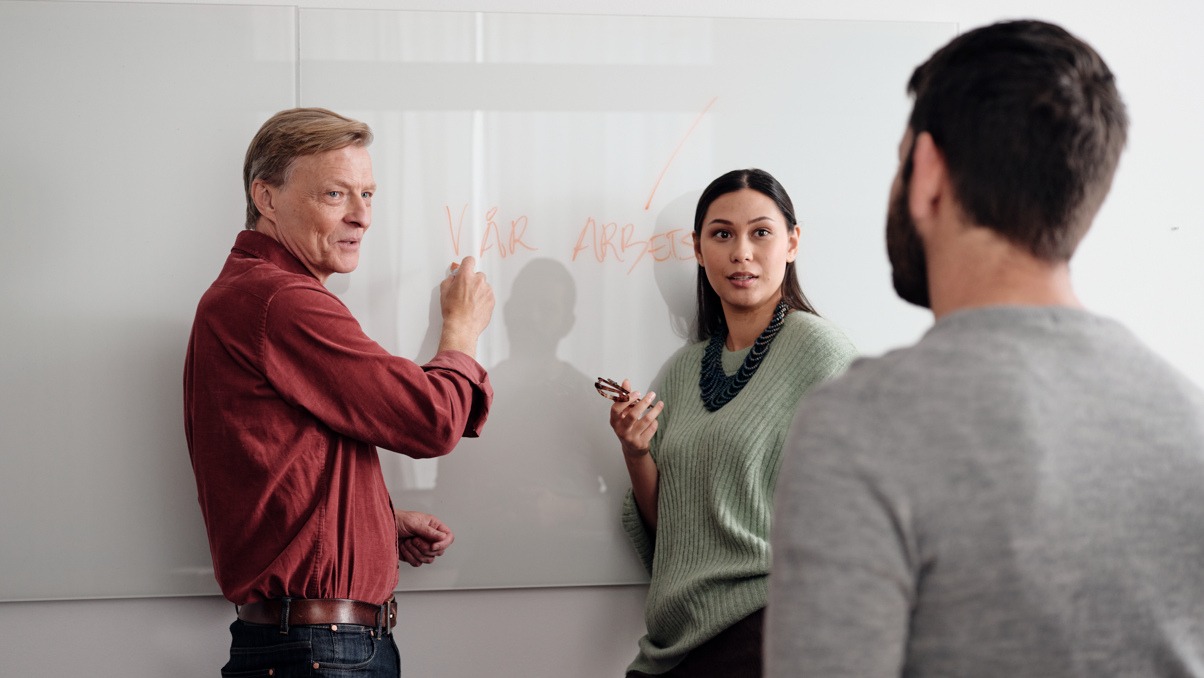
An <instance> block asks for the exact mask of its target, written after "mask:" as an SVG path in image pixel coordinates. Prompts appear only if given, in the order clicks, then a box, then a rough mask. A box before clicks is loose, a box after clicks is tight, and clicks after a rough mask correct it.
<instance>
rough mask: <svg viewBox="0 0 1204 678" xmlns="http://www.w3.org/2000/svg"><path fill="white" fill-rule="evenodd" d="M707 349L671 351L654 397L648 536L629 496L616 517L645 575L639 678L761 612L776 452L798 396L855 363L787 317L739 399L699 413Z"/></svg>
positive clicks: (850, 352) (841, 346)
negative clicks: (655, 482) (654, 524)
mask: <svg viewBox="0 0 1204 678" xmlns="http://www.w3.org/2000/svg"><path fill="white" fill-rule="evenodd" d="M705 348H706V342H699V343H696V344H692V345H690V346H686V347H684V348H682V349H681V350H680V351H678V352H677V354H675V355H674V356H673V357H672V358H671V359H670V360H669V362H668V363H666V365H665V367H664V369H663V370H662V372H661V375H660V376H659V377H658V379H657V382H658V384H657V385H656V386H655V388H656V392H657V396H658V397H659V398H660V399H661V400H663V401H664V402H665V409H664V411H663V412H662V413H661V415H660V426H659V428H658V430H657V433H656V435H655V436H654V437H653V439H652V444H651V447H652V457H653V459H654V460H655V461H656V465H657V468H658V470H659V472H660V493H659V502H658V506H657V513H658V521H659V527H658V530H657V532H656V534H655V535H654V534H651V533H649V532H648V531H647V530H646V528H645V525H644V523H643V521H642V520H641V518H640V516H639V514H638V512H637V509H636V507H635V502H634V499H633V498H632V496H631V493H630V492H628V496H627V501H626V504H625V506H624V510H623V525H624V527H625V528H626V530H627V533H628V535H629V536H630V538H631V541H632V544H633V545H634V546H635V548H636V551H637V552H638V553H639V555H640V557H641V558H642V559H643V562H644V565H645V567H647V568H648V571H649V573H651V575H652V582H651V586H650V587H649V590H648V599H647V603H646V606H645V613H644V615H645V623H646V625H647V630H648V633H647V635H646V636H644V637H643V638H641V639H640V643H639V646H640V653H639V656H638V657H637V658H636V660H635V661H634V662H633V663H632V664H631V666H630V669H635V670H639V671H643V672H645V673H652V674H656V673H663V672H665V671H668V670H669V669H671V668H673V666H675V665H676V664H678V663H679V662H680V661H681V660H682V659H683V658H684V657H685V655H686V653H688V652H689V651H690V650H691V649H693V648H695V647H697V646H698V645H700V644H702V643H703V642H705V641H706V640H708V639H710V638H712V637H713V636H715V635H716V634H718V633H719V632H720V631H722V630H723V629H725V628H727V627H728V626H730V625H732V624H733V623H735V622H736V621H739V620H740V619H742V618H743V617H745V616H747V615H749V614H751V613H752V612H755V611H756V610H758V609H760V608H762V607H764V606H765V596H766V590H767V584H766V578H767V575H768V573H769V543H768V539H769V519H770V512H771V509H772V506H773V488H774V483H775V482H776V479H777V473H778V460H779V455H780V453H781V449H782V442H783V440H784V438H785V436H786V433H787V431H788V429H789V426H790V422H791V420H792V418H793V416H794V413H795V410H796V409H797V407H798V405H799V399H800V398H801V397H802V396H803V394H804V393H806V392H807V390H809V389H810V388H811V387H812V386H814V385H816V384H818V383H819V382H822V381H824V380H826V379H828V378H829V377H831V376H833V375H835V374H838V373H840V372H841V371H843V370H844V369H845V368H846V367H847V366H848V364H849V363H850V362H851V361H852V359H853V358H854V357H855V349H854V348H853V345H852V343H850V342H849V340H848V339H847V338H846V337H845V336H844V334H843V333H841V331H840V330H839V329H837V328H836V327H835V326H834V325H832V324H831V323H829V322H828V321H826V320H823V319H822V318H819V317H816V316H814V315H811V314H809V313H799V312H795V313H791V314H790V315H788V316H787V317H786V322H785V325H784V326H783V327H782V330H781V332H780V333H779V334H778V336H777V337H776V338H775V339H774V341H773V344H772V345H771V347H770V350H769V353H768V355H767V356H766V357H765V359H764V361H763V362H762V363H761V366H760V368H759V369H758V370H757V372H756V374H755V375H754V376H753V378H752V380H751V381H750V382H749V383H748V385H747V386H745V388H744V390H743V391H741V392H740V394H739V395H738V396H736V398H734V399H733V400H732V401H731V402H729V403H728V404H727V405H725V406H723V408H722V409H720V410H718V411H717V412H708V411H707V410H706V408H705V407H704V406H703V404H702V398H701V396H700V394H699V388H698V377H699V370H700V367H701V364H702V353H703V350H704V349H705ZM748 350H749V349H744V350H742V351H734V352H733V351H726V350H725V351H724V355H723V368H724V371H725V372H727V373H728V374H734V373H735V372H736V370H737V369H738V368H739V366H740V363H741V362H742V361H743V360H744V357H745V356H746V355H747V354H748ZM804 407H805V405H804Z"/></svg>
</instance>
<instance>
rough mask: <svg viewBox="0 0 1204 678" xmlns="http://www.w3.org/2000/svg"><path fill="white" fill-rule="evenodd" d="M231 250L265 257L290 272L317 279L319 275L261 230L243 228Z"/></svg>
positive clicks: (261, 257) (264, 258) (260, 257)
mask: <svg viewBox="0 0 1204 678" xmlns="http://www.w3.org/2000/svg"><path fill="white" fill-rule="evenodd" d="M230 251H231V252H242V253H244V254H248V255H250V256H253V257H256V258H259V259H263V260H265V261H268V262H271V263H273V264H275V265H276V266H278V267H279V268H281V269H283V270H285V271H288V272H290V273H299V274H301V275H307V276H309V277H311V278H314V279H315V280H317V277H316V276H314V274H313V273H311V272H310V270H309V269H308V268H306V267H305V264H303V263H301V260H300V259H298V258H297V257H294V256H293V255H292V253H291V252H289V251H288V250H287V249H285V248H284V245H281V244H280V243H279V242H278V241H277V240H276V239H275V238H273V237H272V236H270V235H266V234H264V233H260V232H259V231H250V230H243V231H242V232H240V233H239V234H238V237H237V238H235V240H234V247H232V248H231V249H230Z"/></svg>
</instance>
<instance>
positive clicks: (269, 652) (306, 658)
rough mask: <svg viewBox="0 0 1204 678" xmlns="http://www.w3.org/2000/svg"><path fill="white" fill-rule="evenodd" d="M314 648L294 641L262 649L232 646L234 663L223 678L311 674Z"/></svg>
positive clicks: (225, 670) (263, 646)
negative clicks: (312, 650) (311, 657)
mask: <svg viewBox="0 0 1204 678" xmlns="http://www.w3.org/2000/svg"><path fill="white" fill-rule="evenodd" d="M310 653H311V645H310V642H309V641H308V640H291V641H288V642H284V643H277V644H274V645H273V644H265V645H262V646H259V647H255V646H246V647H231V648H230V661H228V662H226V665H225V666H223V667H222V676H223V678H255V677H258V676H272V677H273V678H288V677H289V676H307V675H310V670H311V667H312V665H311V662H310Z"/></svg>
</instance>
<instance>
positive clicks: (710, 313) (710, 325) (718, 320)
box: [694, 169, 819, 341]
mask: <svg viewBox="0 0 1204 678" xmlns="http://www.w3.org/2000/svg"><path fill="white" fill-rule="evenodd" d="M745 188H751V189H752V190H754V191H756V192H758V193H761V194H763V195H765V196H766V197H768V198H769V199H770V200H772V201H773V202H774V204H775V205H777V206H778V209H779V210H781V212H782V216H784V217H786V223H787V225H788V226H789V227H790V228H794V227H795V226H797V225H798V219H796V218H795V216H794V203H793V202H791V200H790V196H789V195H787V194H786V189H785V188H782V185H781V184H780V183H778V180H777V179H774V178H773V175H771V174H770V173H769V172H766V171H765V170H759V169H739V170H732V171H731V172H728V173H727V174H724V175H723V176H721V177H719V178H718V179H715V180H714V181H712V182H711V184H710V185H709V186H707V187H706V189H705V190H703V192H702V195H701V196H699V197H698V207H697V208H695V209H694V238H695V239H696V240H697V239H698V238H701V237H702V222H703V220H704V219H706V216H707V210H708V209H710V207H711V203H713V202H715V200H716V199H718V198H719V196H721V195H726V194H728V193H734V192H736V191H739V190H741V189H745ZM697 298H698V339H699V340H700V341H701V340H705V339H710V338H711V337H713V336H715V335H718V334H723V333H726V332H727V319H726V318H725V317H724V315H723V304H722V303H720V301H719V293H717V292H716V291H715V288H713V287H711V281H709V280H707V273H706V270H704V269H703V268H702V266H699V267H698V294H697ZM782 299H783V300H784V301H785V302H786V305H787V306H789V307H790V308H791V309H792V310H795V311H804V312H806V313H810V314H812V315H816V316H818V315H819V313H816V312H815V308H814V307H812V306H811V302H809V301H807V297H806V295H804V294H803V288H802V287H801V286H800V285H799V282H798V275H797V274H796V273H795V269H794V262H793V261H791V262H789V263H787V264H786V275H785V277H783V278H782Z"/></svg>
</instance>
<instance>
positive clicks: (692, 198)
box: [301, 10, 955, 589]
mask: <svg viewBox="0 0 1204 678" xmlns="http://www.w3.org/2000/svg"><path fill="white" fill-rule="evenodd" d="M954 33H955V30H954V27H953V26H952V25H949V24H915V23H866V22H808V21H777V20H743V19H705V18H656V17H614V16H611V17H590V16H553V15H524V14H472V13H437V12H426V13H424V12H395V11H373V12H363V11H339V10H302V12H301V98H302V103H303V104H304V105H313V106H325V107H328V108H332V109H335V110H338V111H341V112H343V113H345V114H348V115H350V116H352V117H356V118H360V119H363V120H365V121H367V122H368V123H369V124H371V125H372V127H373V129H374V130H375V131H376V133H377V142H376V144H375V145H374V147H373V149H372V151H373V157H374V162H375V174H376V179H377V182H378V184H379V186H380V188H379V191H378V193H377V194H376V196H375V197H374V206H375V216H374V226H373V227H372V231H371V232H370V234H369V236H368V239H367V240H366V241H365V243H366V244H365V249H364V253H363V255H362V257H361V263H360V267H359V269H358V270H357V271H356V272H355V273H353V274H351V275H350V276H342V277H340V278H339V279H338V280H333V281H332V287H333V288H335V289H337V290H338V291H339V292H340V294H341V296H342V298H343V299H344V300H345V301H346V302H347V303H348V305H349V306H350V307H351V308H352V310H353V312H354V313H355V314H356V316H357V317H358V318H360V319H361V322H362V323H363V324H364V327H365V329H366V330H367V332H368V334H369V335H370V336H372V337H374V338H376V339H377V340H378V341H381V342H382V343H383V344H385V345H386V346H387V347H388V348H389V349H390V350H393V351H395V352H397V353H400V354H401V355H406V356H418V357H419V358H421V359H426V358H427V357H429V356H430V355H431V354H432V353H433V352H434V347H435V341H436V339H437V337H438V322H439V318H438V312H437V298H436V292H435V290H436V287H435V286H436V284H437V282H438V280H439V279H440V278H441V277H442V275H443V272H444V271H445V270H446V268H447V266H448V264H449V263H450V262H451V261H453V260H458V259H459V258H461V257H463V256H465V255H468V254H472V255H473V256H476V257H478V259H479V261H480V267H481V269H482V270H483V271H485V272H486V274H487V276H488V278H489V280H490V281H491V283H492V284H493V286H494V290H495V292H496V294H497V299H498V304H497V308H496V311H495V314H494V320H493V323H492V324H491V326H490V328H489V330H488V331H487V333H486V334H485V335H484V336H483V338H482V341H481V344H480V350H479V355H478V358H479V359H480V361H481V362H482V364H484V365H485V366H486V367H487V368H488V369H489V370H490V373H491V376H492V379H493V384H494V388H495V390H496V400H495V403H494V410H493V412H492V415H491V417H490V420H489V422H488V424H487V425H486V427H485V430H484V432H483V434H482V436H481V438H479V439H476V440H466V441H464V442H463V443H461V445H460V446H459V447H458V448H457V449H456V451H454V452H453V453H452V454H451V455H450V456H448V457H445V458H442V459H438V460H428V461H414V460H411V459H408V458H406V457H403V456H399V455H395V454H391V453H388V452H382V461H383V464H384V467H385V473H386V478H387V481H388V483H389V485H390V488H391V489H392V491H393V495H394V500H395V503H396V504H397V505H398V506H399V507H403V508H416V509H421V510H425V511H429V512H431V513H434V514H435V515H437V516H439V517H440V518H441V519H443V520H444V521H445V522H446V523H447V524H448V525H449V526H450V527H451V528H452V529H453V531H455V532H456V534H457V540H456V544H455V545H454V546H453V547H452V549H451V550H450V551H449V552H448V553H447V555H445V556H444V557H443V558H441V559H440V561H439V562H438V563H437V564H436V565H434V566H429V567H423V568H420V569H418V570H410V568H403V572H402V578H401V583H400V587H401V588H402V589H440V588H476V587H506V586H549V585H582V584H619V583H632V582H640V581H646V575H645V573H644V571H643V568H642V566H641V565H640V564H639V562H638V560H637V559H636V557H635V555H634V553H633V551H632V549H631V547H630V546H629V545H628V543H627V539H626V537H625V535H624V534H623V533H622V530H621V528H620V523H619V515H620V508H621V503H622V498H623V495H624V493H625V491H626V489H627V488H628V487H629V482H628V480H627V477H626V471H625V469H624V465H623V463H622V460H621V456H620V452H619V450H618V445H617V442H616V441H615V439H614V435H613V433H611V431H610V429H609V427H608V426H607V424H606V419H607V409H608V403H607V402H606V401H604V400H602V399H601V398H599V397H598V396H597V395H596V394H595V393H594V392H593V389H592V382H593V379H594V378H595V377H598V376H607V377H612V378H615V379H622V378H624V377H628V378H631V379H632V380H633V382H634V383H635V384H636V385H637V388H639V389H640V390H646V389H647V388H648V386H649V384H650V383H651V381H652V380H653V377H654V375H655V374H656V372H657V370H658V369H659V367H660V365H661V364H662V363H663V362H664V361H665V360H666V358H668V356H669V355H670V354H671V353H672V352H673V351H674V350H676V349H677V348H679V347H680V346H682V345H683V343H684V342H685V341H686V337H687V336H688V333H689V329H690V326H691V323H692V321H693V315H694V307H693V304H694V292H693V289H694V276H695V271H696V269H697V267H696V264H695V263H694V260H693V252H692V246H691V241H690V232H691V229H692V222H693V210H694V204H695V202H696V200H697V196H698V194H699V192H700V191H701V190H702V188H703V187H704V186H705V185H706V184H707V183H709V182H710V180H711V179H713V178H714V177H716V176H718V175H719V174H721V173H723V172H725V171H727V170H730V169H735V168H739V167H761V168H763V169H766V170H768V171H770V172H771V173H773V174H774V175H775V176H777V177H778V179H779V180H781V181H782V183H783V184H784V185H785V186H786V187H787V190H788V191H790V193H791V195H792V197H793V198H794V201H795V204H796V208H797V211H798V214H799V217H800V219H801V221H802V224H803V241H802V249H803V254H802V257H801V259H800V269H801V271H802V273H801V275H802V278H803V283H804V288H805V290H806V292H807V294H808V295H809V296H810V297H811V298H812V300H813V301H814V302H815V303H816V304H817V306H818V307H819V309H820V312H821V313H823V314H825V315H826V316H827V317H829V318H831V319H833V320H834V321H835V322H837V323H838V324H840V325H841V326H842V327H844V328H845V329H846V331H848V333H849V334H850V336H851V337H852V338H853V339H854V341H855V342H856V343H857V344H858V346H859V347H860V348H861V349H862V350H864V351H866V352H880V351H882V350H884V349H886V348H888V347H891V346H894V345H897V344H901V343H905V342H908V341H910V340H912V339H914V338H915V337H916V336H917V335H918V333H919V332H920V331H921V329H922V328H923V327H925V326H926V325H927V322H928V321H927V317H926V316H925V315H924V314H922V313H919V312H917V311H913V310H911V309H909V308H907V307H906V306H904V305H903V304H902V303H901V302H899V301H898V300H896V299H895V298H894V295H893V293H892V292H891V286H890V280H889V267H888V265H887V262H886V258H885V250H884V245H883V240H882V238H883V236H882V232H883V219H884V213H885V205H886V194H887V191H888V188H889V184H890V180H891V177H892V176H893V173H894V168H895V165H896V155H895V149H896V146H897V143H898V140H899V137H900V135H901V132H902V129H903V126H904V121H905V117H906V114H907V111H908V110H909V103H908V100H907V97H906V96H905V91H904V85H905V83H906V80H907V77H908V76H909V75H910V71H911V69H912V68H913V67H914V66H915V65H916V64H918V63H919V62H920V61H922V60H923V59H924V58H926V57H927V55H928V54H930V53H931V52H932V50H933V49H935V48H936V47H938V46H939V45H940V44H943V43H944V42H945V41H947V40H948V39H949V38H950V37H951V36H952V35H953V34H954Z"/></svg>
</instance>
